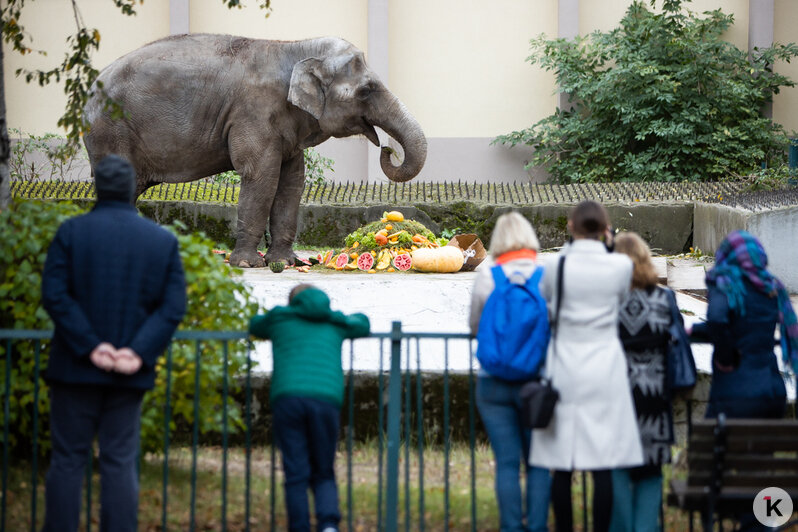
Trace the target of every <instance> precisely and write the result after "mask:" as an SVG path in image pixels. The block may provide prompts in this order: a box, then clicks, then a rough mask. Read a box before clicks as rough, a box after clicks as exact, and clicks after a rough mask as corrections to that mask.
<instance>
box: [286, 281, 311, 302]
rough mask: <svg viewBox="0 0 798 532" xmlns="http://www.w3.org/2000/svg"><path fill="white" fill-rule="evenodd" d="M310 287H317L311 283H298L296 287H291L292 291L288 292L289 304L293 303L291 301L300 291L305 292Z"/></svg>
mask: <svg viewBox="0 0 798 532" xmlns="http://www.w3.org/2000/svg"><path fill="white" fill-rule="evenodd" d="M308 288H316V287H315V286H313V285H312V284H310V283H302V284H298V285H296V286H295V287H293V288H292V289H291V292H289V294H288V304H289V305H290V304H291V301H293V300H294V298H295V297H296V296H297V294H299V293H300V292H304V291H305V290H307V289H308Z"/></svg>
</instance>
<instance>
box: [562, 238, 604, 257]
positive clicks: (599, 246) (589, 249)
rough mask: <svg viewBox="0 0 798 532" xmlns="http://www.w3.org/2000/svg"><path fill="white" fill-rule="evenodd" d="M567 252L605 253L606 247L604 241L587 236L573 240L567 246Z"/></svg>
mask: <svg viewBox="0 0 798 532" xmlns="http://www.w3.org/2000/svg"><path fill="white" fill-rule="evenodd" d="M568 252H569V253H605V254H606V253H607V248H606V246H605V245H604V242H601V241H599V240H593V239H589V238H581V239H579V240H574V241H573V242H571V244H570V245H569V246H568Z"/></svg>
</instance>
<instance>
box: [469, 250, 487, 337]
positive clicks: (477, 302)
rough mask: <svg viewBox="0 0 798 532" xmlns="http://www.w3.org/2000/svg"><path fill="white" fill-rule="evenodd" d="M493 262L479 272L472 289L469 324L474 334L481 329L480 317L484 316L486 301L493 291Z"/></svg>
mask: <svg viewBox="0 0 798 532" xmlns="http://www.w3.org/2000/svg"><path fill="white" fill-rule="evenodd" d="M492 266H493V264H485V265H484V266H482V267H481V268H480V269H479V271H478V272H477V278H476V279H475V280H474V287H473V289H472V290H471V311H470V312H469V314H468V326H469V328H470V329H471V334H472V335H473V336H476V335H477V331H479V319H480V318H481V317H482V309H483V307H484V306H485V301H487V300H488V296H490V293H491V292H493V274H492V273H491V271H490V269H491V267H492Z"/></svg>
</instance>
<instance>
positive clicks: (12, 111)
mask: <svg viewBox="0 0 798 532" xmlns="http://www.w3.org/2000/svg"><path fill="white" fill-rule="evenodd" d="M78 5H79V7H80V13H81V16H82V18H83V20H84V22H85V24H86V26H87V27H89V28H97V29H98V30H99V31H100V49H99V51H97V52H96V53H95V54H94V56H93V63H94V68H97V69H98V70H101V69H102V68H103V67H105V66H106V65H108V64H109V63H111V62H112V61H113V60H114V59H116V58H117V57H119V56H121V55H124V54H126V53H128V52H130V51H132V50H135V49H136V48H138V47H140V46H142V45H144V44H147V43H148V42H151V41H154V40H156V39H160V38H161V37H165V36H167V35H169V2H168V1H156V2H144V4H140V5H137V7H136V10H137V15H136V16H133V17H128V16H125V15H123V14H122V13H121V12H120V10H119V8H117V7H116V6H115V5H114V4H113V3H112V2H109V1H108V0H79V1H78ZM74 21H75V19H74V15H73V12H72V5H71V2H60V1H59V2H53V1H46V2H26V3H25V8H24V10H23V12H22V17H21V19H20V24H21V25H23V26H24V27H25V30H26V33H27V34H28V35H30V36H32V37H33V40H32V41H29V43H30V44H29V46H31V47H32V48H33V49H34V50H42V51H45V52H47V56H41V55H39V54H37V53H34V54H28V55H25V56H21V55H20V54H19V53H17V52H15V51H13V50H12V49H11V47H10V46H9V45H7V44H6V43H3V52H4V64H3V73H4V76H5V90H6V107H7V109H8V118H7V120H8V126H9V127H12V128H17V129H20V130H22V131H23V132H25V133H29V134H33V135H43V134H45V133H60V134H63V132H64V131H63V129H61V128H59V127H58V125H57V123H58V119H59V118H60V117H61V115H63V114H64V109H65V107H66V101H67V100H66V96H65V95H64V91H63V81H62V83H59V84H56V83H51V84H50V85H47V86H44V87H40V86H39V85H38V84H37V83H35V82H32V83H30V84H28V83H25V80H24V78H22V77H16V76H15V74H14V72H15V71H16V70H17V69H18V68H26V69H29V70H34V69H44V70H49V69H50V68H52V67H53V66H55V65H57V64H60V63H61V61H63V58H64V54H65V53H66V50H67V46H66V39H67V37H68V36H69V35H70V34H72V33H74V32H75V22H74Z"/></svg>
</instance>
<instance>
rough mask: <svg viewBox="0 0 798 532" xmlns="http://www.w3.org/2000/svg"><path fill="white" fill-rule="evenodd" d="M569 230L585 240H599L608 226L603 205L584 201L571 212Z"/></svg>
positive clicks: (608, 219) (607, 217)
mask: <svg viewBox="0 0 798 532" xmlns="http://www.w3.org/2000/svg"><path fill="white" fill-rule="evenodd" d="M570 219H571V230H572V231H573V233H574V234H576V235H579V236H583V237H585V238H599V237H600V236H601V235H603V234H604V232H605V231H606V230H607V228H608V227H609V226H610V216H609V214H607V209H605V208H604V205H602V204H601V203H598V202H597V201H591V200H586V201H583V202H581V203H579V204H578V205H577V206H576V207H574V208H573V210H572V211H571V216H570Z"/></svg>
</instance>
